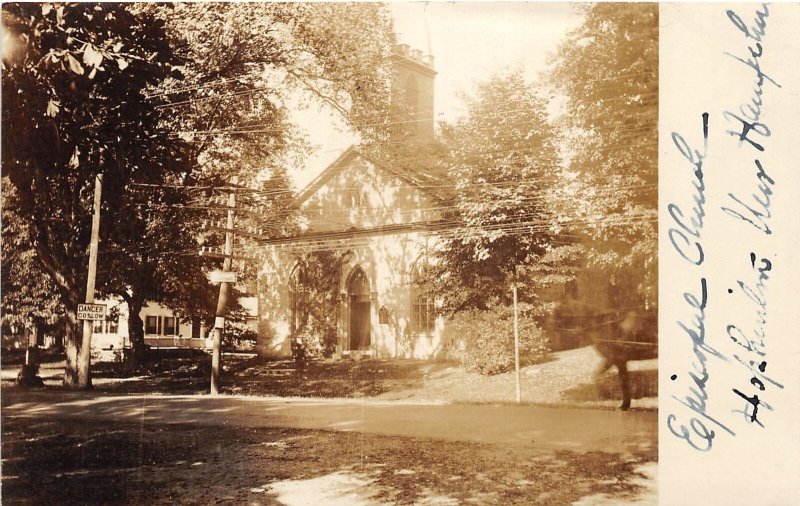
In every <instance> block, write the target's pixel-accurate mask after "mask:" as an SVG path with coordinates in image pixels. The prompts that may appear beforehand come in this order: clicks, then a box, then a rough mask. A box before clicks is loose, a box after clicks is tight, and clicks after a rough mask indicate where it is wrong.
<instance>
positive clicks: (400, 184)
mask: <svg viewBox="0 0 800 506" xmlns="http://www.w3.org/2000/svg"><path fill="white" fill-rule="evenodd" d="M392 64H393V70H394V72H393V74H394V75H393V84H392V118H391V123H392V127H393V129H392V136H393V139H392V140H393V141H395V142H397V140H398V139H402V140H401V142H402V143H403V144H404V146H403V150H402V151H403V152H405V153H420V152H424V148H425V146H430V145H432V144H433V141H434V122H433V118H434V113H433V107H434V102H433V99H434V78H435V76H436V72H435V71H434V67H433V57H432V56H430V55H423V54H422V52H421V51H418V50H411V49H410V48H409V46H407V45H404V44H401V45H397V46H395V47H394V48H393V50H392ZM369 151H370V150H369V149H364V148H360V147H355V146H352V147H350V148H348V149H347V150H345V151H344V153H342V154H341V156H339V158H338V159H337V160H335V161H334V162H333V163H331V164H330V165H329V166H328V167H327V168H326V169H325V170H323V171H322V172H321V173H320V174H319V175H318V176H317V177H316V179H314V180H313V181H312V182H311V183H310V184H309V185H308V186H307V187H306V188H305V189H304V190H302V191H301V192H300V193H299V194H298V196H297V199H296V202H295V204H296V206H297V208H298V209H299V211H300V215H301V222H302V232H301V233H299V234H298V235H296V236H294V237H291V238H283V239H276V240H274V241H270V242H269V244H268V245H267V246H266V250H265V252H264V254H265V255H264V257H265V260H264V263H263V265H262V268H261V271H260V273H259V279H258V292H259V293H258V297H259V304H258V307H259V311H260V315H259V318H260V324H259V325H260V329H259V335H260V337H259V339H260V341H259V343H258V346H257V347H258V350H259V352H260V353H262V354H265V355H287V354H288V353H289V352H290V344H289V343H290V339H291V338H292V337H296V336H298V335H305V334H304V331H305V326H307V325H308V320H309V318H315V317H316V318H320V316H319V315H317V316H313V315H312V316H309V311H308V304H309V302H310V301H309V297H312V296H314V295H312V294H311V293H310V290H308V289H307V285H308V277H309V276H311V275H312V273H309V272H305V269H304V264H303V262H302V261H301V258H302V257H303V256H304V255H308V254H309V253H313V252H320V251H324V252H327V253H329V255H328V256H327V257H325V258H328V259H335V260H334V261H332V262H333V263H334V265H327V266H323V267H326V268H328V269H329V270H330V272H333V275H332V283H331V285H332V288H331V289H330V290H329V291H328V295H327V296H326V300H325V301H324V304H323V305H324V306H325V307H326V308H327V310H326V311H327V315H326V316H325V317H324V318H329V319H330V325H329V328H330V333H331V334H332V335H330V336H328V339H330V340H332V341H333V343H334V346H333V347H335V353H336V354H337V355H339V356H347V355H349V356H351V357H356V356H357V357H361V356H370V357H409V358H411V357H414V358H431V357H434V356H437V355H438V354H440V353H443V352H444V349H445V346H446V343H445V342H444V339H443V328H444V322H443V319H442V318H441V317H437V316H436V313H435V308H436V301H434V300H432V299H431V298H430V297H427V296H426V295H425V294H424V293H423V291H422V290H421V289H420V288H419V287H418V286H417V283H416V277H417V273H418V271H419V269H423V268H424V266H425V265H426V262H427V257H426V255H427V252H428V251H429V250H430V248H431V247H432V246H433V245H434V244H435V241H436V237H435V235H434V234H433V233H432V232H434V231H435V230H436V229H437V227H441V226H442V222H441V219H442V216H441V210H442V206H443V205H444V201H443V199H442V197H441V191H440V190H441V188H442V183H441V182H440V181H439V182H438V184H437V180H436V179H435V178H433V177H432V176H430V174H427V173H425V171H423V170H417V168H416V167H415V165H414V164H415V163H416V162H414V161H413V159H410V158H409V157H408V156H406V158H405V160H406V161H409V160H410V163H401V164H395V163H392V162H388V161H387V159H384V157H381V156H376V155H375V154H374V153H371V152H369ZM316 295H319V294H316ZM317 302H318V303H319V301H317Z"/></svg>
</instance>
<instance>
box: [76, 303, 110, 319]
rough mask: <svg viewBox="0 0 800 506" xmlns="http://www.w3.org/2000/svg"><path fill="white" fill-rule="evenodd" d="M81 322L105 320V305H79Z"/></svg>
mask: <svg viewBox="0 0 800 506" xmlns="http://www.w3.org/2000/svg"><path fill="white" fill-rule="evenodd" d="M78 319H79V320H105V319H106V305H105V304H78Z"/></svg>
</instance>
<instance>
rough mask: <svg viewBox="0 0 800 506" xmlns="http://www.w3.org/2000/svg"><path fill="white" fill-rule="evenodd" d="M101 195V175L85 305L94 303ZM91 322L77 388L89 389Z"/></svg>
mask: <svg viewBox="0 0 800 506" xmlns="http://www.w3.org/2000/svg"><path fill="white" fill-rule="evenodd" d="M102 195H103V175H102V174H97V176H96V177H95V180H94V208H93V213H92V238H91V242H90V243H89V275H88V277H87V278H86V303H87V304H91V303H93V302H94V283H95V278H96V277H97V250H98V246H99V242H100V202H101V199H102ZM93 323H94V322H93V321H92V320H83V336H82V340H81V351H80V355H79V357H78V388H91V386H92V377H91V373H90V365H91V360H92V325H93Z"/></svg>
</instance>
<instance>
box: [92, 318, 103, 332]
mask: <svg viewBox="0 0 800 506" xmlns="http://www.w3.org/2000/svg"><path fill="white" fill-rule="evenodd" d="M92 332H93V333H95V334H102V333H103V320H95V321H93V322H92Z"/></svg>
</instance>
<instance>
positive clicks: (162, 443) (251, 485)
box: [2, 417, 649, 505]
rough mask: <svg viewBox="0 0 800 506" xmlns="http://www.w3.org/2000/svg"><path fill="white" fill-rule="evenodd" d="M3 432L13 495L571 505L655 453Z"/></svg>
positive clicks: (182, 428)
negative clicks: (293, 496)
mask: <svg viewBox="0 0 800 506" xmlns="http://www.w3.org/2000/svg"><path fill="white" fill-rule="evenodd" d="M2 430H3V434H2V435H3V438H2V445H3V447H2V452H3V457H4V466H3V484H2V485H3V499H4V504H5V503H6V502H8V504H44V505H49V504H53V505H55V504H58V505H71V504H81V505H94V504H150V505H158V504H209V503H224V504H253V503H258V504H284V503H290V502H286V498H285V497H282V496H281V494H285V493H286V492H287V489H289V490H290V489H291V488H292V487H291V486H290V485H294V489H295V490H297V487H298V486H300V487H301V488H302V491H303V493H304V496H305V497H306V498H308V497H316V498H317V499H318V501H317V502H318V503H320V504H324V503H325V498H326V497H327V498H328V499H331V498H332V495H331V494H334V495H336V494H339V495H344V494H347V493H349V491H348V489H347V486H348V483H349V484H350V485H349V486H350V487H351V488H352V486H353V483H355V486H357V487H362V488H363V487H367V492H368V495H369V497H370V498H372V499H373V501H371V502H377V501H381V502H390V503H394V504H418V503H420V502H424V501H426V500H431V499H432V498H438V499H439V500H440V502H441V501H443V500H445V502H442V503H448V504H449V503H457V504H463V503H465V502H470V501H473V502H474V501H477V502H479V503H480V504H503V505H505V504H569V503H571V502H573V501H575V500H577V499H579V498H581V497H584V496H587V495H591V494H597V493H606V494H610V495H612V496H614V497H618V498H624V497H629V496H631V495H632V494H635V493H636V492H637V491H638V486H637V485H636V484H635V483H634V482H633V480H634V478H635V477H636V473H635V469H636V467H637V466H638V465H639V464H641V463H642V462H646V461H649V459H648V458H647V457H645V456H643V455H629V456H626V457H625V456H621V455H619V454H615V453H605V452H590V453H577V452H571V451H557V452H546V451H543V450H537V449H535V448H534V447H533V445H530V446H525V445H522V446H520V445H517V446H514V447H506V446H498V445H488V444H476V443H465V442H444V441H436V440H427V439H415V438H403V437H387V436H385V435H371V434H359V433H350V432H329V431H314V430H299V429H276V428H242V427H206V426H195V425H183V424H153V423H145V422H138V423H137V422H114V423H109V422H108V421H93V420H57V419H52V418H50V419H46V420H35V419H28V418H16V417H12V418H10V419H6V420H4V424H3V428H2ZM348 477H349V480H348ZM331 483H333V484H337V483H338V484H339V485H338V486H339V489H338V490H330V489H327V490H323V488H324V487H322V485H326V486H328V485H330V484H331ZM315 484H316V488H315ZM351 491H352V490H350V492H351ZM314 494H317V495H316V496H314ZM325 494H327V495H325ZM279 500H280V501H281V502H279Z"/></svg>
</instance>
